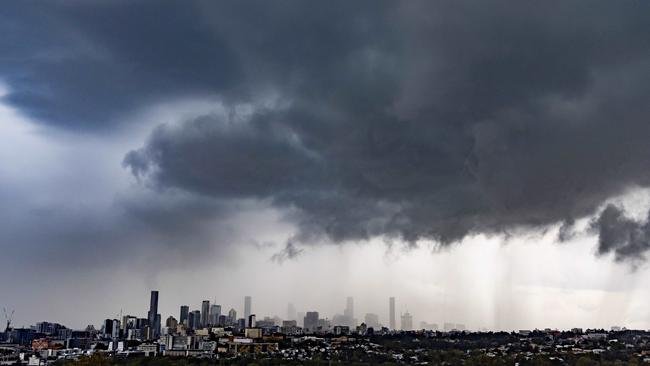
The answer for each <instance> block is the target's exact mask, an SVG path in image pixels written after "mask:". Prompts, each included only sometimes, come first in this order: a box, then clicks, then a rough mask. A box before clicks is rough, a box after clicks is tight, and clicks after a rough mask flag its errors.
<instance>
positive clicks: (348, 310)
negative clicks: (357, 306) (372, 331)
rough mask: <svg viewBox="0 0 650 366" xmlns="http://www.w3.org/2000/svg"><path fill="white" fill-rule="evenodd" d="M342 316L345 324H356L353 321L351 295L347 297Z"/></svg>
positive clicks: (352, 299) (351, 325)
mask: <svg viewBox="0 0 650 366" xmlns="http://www.w3.org/2000/svg"><path fill="white" fill-rule="evenodd" d="M343 316H344V317H345V325H347V326H349V327H354V326H356V324H355V323H356V322H355V321H354V298H353V297H352V296H348V298H347V301H346V303H345V310H343Z"/></svg>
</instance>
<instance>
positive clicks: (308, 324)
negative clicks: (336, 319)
mask: <svg viewBox="0 0 650 366" xmlns="http://www.w3.org/2000/svg"><path fill="white" fill-rule="evenodd" d="M317 327H318V312H317V311H308V312H307V314H306V315H305V320H304V327H303V328H305V331H306V332H313V331H315V330H316V328H317Z"/></svg>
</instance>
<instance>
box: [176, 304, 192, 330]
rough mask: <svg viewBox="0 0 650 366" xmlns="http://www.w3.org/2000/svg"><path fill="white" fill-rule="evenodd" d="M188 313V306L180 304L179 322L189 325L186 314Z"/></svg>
mask: <svg viewBox="0 0 650 366" xmlns="http://www.w3.org/2000/svg"><path fill="white" fill-rule="evenodd" d="M189 313H190V307H189V306H187V305H181V316H180V320H179V321H180V323H181V324H185V325H186V326H189V323H188V322H187V316H188V314H189Z"/></svg>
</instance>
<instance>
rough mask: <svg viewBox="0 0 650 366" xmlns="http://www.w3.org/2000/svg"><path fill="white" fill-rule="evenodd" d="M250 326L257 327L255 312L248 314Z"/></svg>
mask: <svg viewBox="0 0 650 366" xmlns="http://www.w3.org/2000/svg"><path fill="white" fill-rule="evenodd" d="M248 327H249V328H255V314H251V315H249V316H248Z"/></svg>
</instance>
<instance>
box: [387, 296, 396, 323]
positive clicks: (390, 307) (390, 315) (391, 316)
mask: <svg viewBox="0 0 650 366" xmlns="http://www.w3.org/2000/svg"><path fill="white" fill-rule="evenodd" d="M388 319H389V321H388V324H389V327H390V329H391V330H394V329H395V298H394V297H390V298H388Z"/></svg>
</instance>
